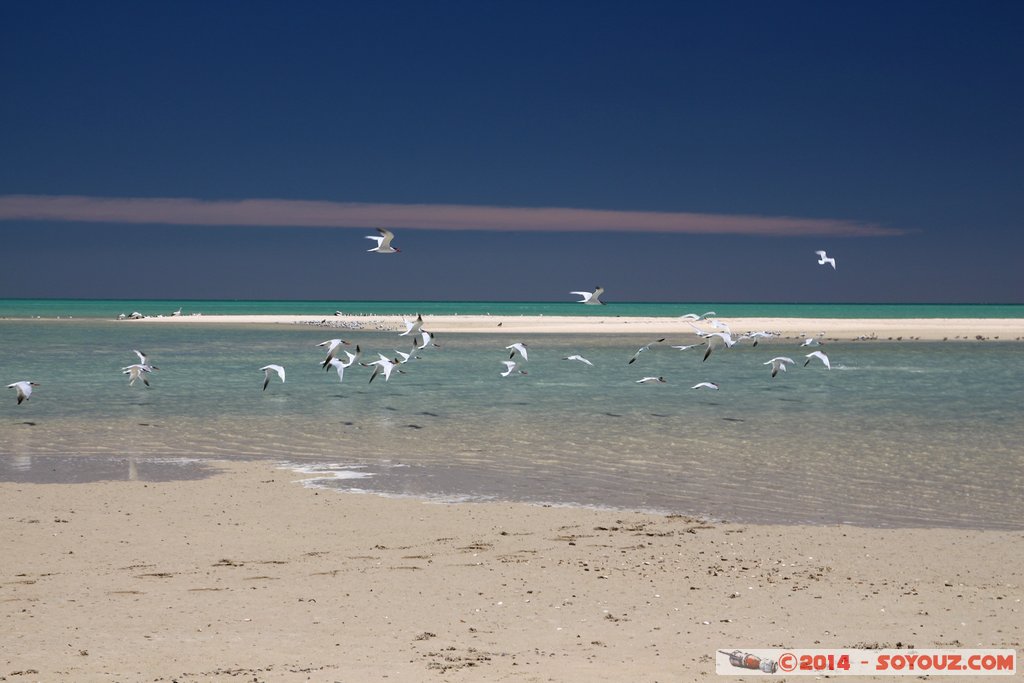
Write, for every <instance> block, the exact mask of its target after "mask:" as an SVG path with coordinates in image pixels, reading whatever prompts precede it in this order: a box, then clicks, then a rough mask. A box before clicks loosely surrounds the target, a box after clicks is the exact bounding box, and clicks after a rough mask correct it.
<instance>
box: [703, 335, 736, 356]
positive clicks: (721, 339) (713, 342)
mask: <svg viewBox="0 0 1024 683" xmlns="http://www.w3.org/2000/svg"><path fill="white" fill-rule="evenodd" d="M704 338H705V339H706V340H707V345H708V350H707V351H705V352H704V360H707V359H708V356H710V355H711V352H712V351H714V350H715V349H720V348H722V347H723V346H724V347H725V348H727V349H728V348H732V346H733V345H734V344H735V343H736V342H735V341H733V338H732V336H731V335H730V334H729V333H728V332H712V333H711V334H708V335H705V336H704ZM704 360H702V361H701V362H702V363H703V362H704Z"/></svg>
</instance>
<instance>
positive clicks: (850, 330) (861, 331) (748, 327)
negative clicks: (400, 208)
mask: <svg viewBox="0 0 1024 683" xmlns="http://www.w3.org/2000/svg"><path fill="white" fill-rule="evenodd" d="M723 321H724V322H727V323H728V324H729V327H730V328H731V329H732V330H733V332H734V333H740V332H754V331H762V330H763V331H768V332H774V333H777V334H778V335H779V338H780V339H782V340H791V339H798V338H803V337H806V336H819V335H820V336H821V337H822V338H823V339H825V340H833V341H839V340H847V341H849V340H881V341H888V340H892V341H896V340H900V341H902V340H920V341H961V340H962V341H978V340H1001V341H1021V340H1024V319H1015V318H975V319H967V318H949V319H945V318H892V319H885V318H870V319H868V318H728V319H723ZM123 322H126V323H130V324H149V323H158V324H250V325H251V324H305V325H325V326H334V327H341V328H348V329H375V330H394V331H401V330H404V329H405V326H404V325H403V323H402V317H401V316H327V317H325V316H308V315H305V316H302V315H188V316H164V317H149V318H143V319H139V320H127V321H123ZM698 326H699V327H700V328H701V329H704V330H709V331H714V328H712V327H711V326H710V325H708V324H707V323H706V322H703V321H702V322H701V323H699V325H698ZM424 327H425V328H427V329H429V330H430V331H431V332H435V333H441V334H443V333H452V332H464V333H495V334H605V335H611V334H627V333H641V334H677V335H686V334H692V333H693V328H692V327H691V326H690V325H689V324H688V323H687V322H686V321H684V320H680V319H678V318H656V317H646V318H638V317H607V316H483V315H447V316H446V315H438V316H429V317H427V318H425V319H424ZM901 337H902V339H900V338H901Z"/></svg>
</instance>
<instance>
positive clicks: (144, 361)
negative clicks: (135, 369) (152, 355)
mask: <svg viewBox="0 0 1024 683" xmlns="http://www.w3.org/2000/svg"><path fill="white" fill-rule="evenodd" d="M132 353H134V354H135V355H136V356H138V357H139V363H140V364H142V365H148V364H149V361H148V360H147V356H146V354H144V353H143V352H142V351H139V350H138V349H132Z"/></svg>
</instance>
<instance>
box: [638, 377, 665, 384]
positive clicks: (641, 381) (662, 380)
mask: <svg viewBox="0 0 1024 683" xmlns="http://www.w3.org/2000/svg"><path fill="white" fill-rule="evenodd" d="M655 382H658V383H661V384H665V378H664V377H644V378H643V379H638V380H637V381H636V383H637V384H654V383H655Z"/></svg>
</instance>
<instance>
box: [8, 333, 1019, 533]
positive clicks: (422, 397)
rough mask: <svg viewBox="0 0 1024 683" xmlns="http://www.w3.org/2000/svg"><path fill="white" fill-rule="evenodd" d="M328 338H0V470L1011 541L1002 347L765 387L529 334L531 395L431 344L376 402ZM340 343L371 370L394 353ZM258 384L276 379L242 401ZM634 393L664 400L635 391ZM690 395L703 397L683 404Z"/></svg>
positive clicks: (475, 347) (732, 373)
mask: <svg viewBox="0 0 1024 683" xmlns="http://www.w3.org/2000/svg"><path fill="white" fill-rule="evenodd" d="M336 332H337V331H334V330H327V331H325V330H322V329H317V328H312V327H308V326H299V325H275V326H270V325H266V326H234V325H229V326H225V325H203V326H181V327H178V326H173V327H169V326H164V325H162V326H159V328H154V327H150V326H137V325H131V324H124V323H120V324H119V323H115V322H105V321H73V322H53V321H39V322H15V321H0V381H2V382H3V384H7V383H10V382H13V381H16V380H21V379H32V380H34V381H36V382H39V383H40V384H41V386H39V387H38V388H37V389H36V393H35V394H34V395H33V397H32V400H31V401H29V402H28V403H25V404H23V405H21V406H17V405H16V404H15V401H14V391H13V390H9V389H7V390H5V392H7V393H5V394H3V395H0V399H2V400H0V458H4V459H9V458H22V460H21V461H20V462H21V463H23V466H24V463H25V462H26V461H25V460H24V459H25V458H34V457H39V456H73V457H92V458H96V459H97V462H99V461H101V460H104V459H110V458H129V457H130V458H143V459H145V458H150V459H151V458H166V457H186V458H200V459H203V458H235V457H245V458H252V457H257V458H268V459H272V460H275V461H281V462H290V463H294V464H295V467H304V468H306V470H307V472H313V471H316V469H317V467H318V466H325V465H333V466H334V467H333V468H331V469H330V470H327V471H325V474H324V475H323V477H321V479H320V483H321V484H322V485H324V486H336V487H339V488H345V489H349V490H367V491H376V492H382V493H389V494H398V495H418V496H430V497H437V498H441V499H452V500H463V499H502V500H522V501H531V502H545V503H554V504H580V505H596V506H610V507H621V508H628V509H651V510H660V511H671V512H679V513H685V514H694V515H706V516H709V517H712V518H715V519H728V520H734V521H747V522H758V521H760V522H781V523H798V522H810V523H819V524H822V523H829V524H830V523H851V524H860V525H871V526H958V527H971V528H1002V529H1022V528H1024V513H1022V511H1021V508H1022V506H1021V502H1022V499H1024V498H1022V494H1024V467H1022V466H1024V447H1022V445H1021V444H1024V363H1022V362H1021V361H1022V355H1021V354H1022V352H1024V346H1021V345H1020V344H1014V343H997V342H986V343H979V344H973V343H948V344H947V343H912V342H902V343H881V342H876V343H863V342H849V343H834V344H831V345H829V346H828V348H827V351H828V354H829V356H830V357H831V359H832V363H833V369H832V370H831V371H828V370H826V369H825V368H824V367H822V366H820V365H819V364H817V362H815V363H813V364H812V365H810V366H809V367H806V368H805V367H802V365H799V364H798V366H797V367H794V368H792V369H791V370H790V371H789V372H788V373H785V374H780V376H779V377H777V378H775V379H774V380H773V379H771V378H770V376H769V368H768V367H766V366H764V365H762V363H763V362H764V361H766V360H768V359H769V358H771V357H773V356H775V355H789V356H791V357H794V358H796V359H798V360H800V361H801V362H802V360H803V356H802V351H806V349H804V350H802V351H801V350H799V349H797V348H795V344H792V343H779V344H775V345H772V346H767V347H766V346H765V345H764V344H763V343H762V344H760V345H759V346H758V347H757V348H751V347H749V346H744V347H742V348H740V347H736V348H734V349H729V350H721V351H716V352H715V353H714V354H713V355H712V356H711V357H710V358H709V359H708V361H707V362H704V363H702V362H701V357H702V352H701V350H700V349H692V350H689V351H676V350H673V349H670V348H668V346H669V344H672V343H677V344H678V343H684V342H687V343H689V342H691V341H692V339H687V338H686V337H681V338H679V339H669V340H668V341H667V342H666V343H665V344H663V345H660V346H658V347H655V348H652V350H651V351H649V352H648V353H645V354H642V355H641V357H640V359H639V360H638V361H637V362H636V363H635V364H633V365H627V361H628V360H629V358H630V356H631V355H632V354H633V352H634V351H635V350H636V348H637V347H638V346H640V345H641V344H644V343H647V342H649V341H651V339H648V338H644V337H633V336H624V337H620V338H617V339H604V338H601V337H598V336H594V335H586V336H583V335H577V336H573V335H533V336H532V337H530V338H528V339H523V340H522V341H527V342H528V343H529V348H530V362H529V363H528V364H527V366H526V367H527V369H528V371H529V374H527V375H517V376H514V377H509V378H502V377H500V376H499V372H500V371H501V370H503V366H502V364H501V361H503V360H505V359H506V358H507V357H508V352H507V351H505V349H504V347H505V346H506V345H507V344H510V343H512V342H513V341H519V340H516V339H511V338H509V337H508V336H504V335H455V334H452V335H443V336H442V338H441V339H439V340H438V341H439V343H441V344H442V348H439V349H430V350H429V351H424V352H421V355H422V356H423V358H422V359H421V360H417V361H414V362H412V363H410V364H408V365H405V366H403V369H404V370H406V373H405V374H402V375H397V376H394V377H392V380H391V381H390V382H388V383H384V382H382V381H381V380H380V378H378V379H377V380H376V381H374V382H373V383H372V384H368V383H367V380H368V379H369V374H370V371H369V369H367V368H351V369H350V370H349V371H348V373H347V374H346V377H345V382H344V383H340V384H339V382H338V378H337V375H336V374H335V373H334V372H330V373H325V372H324V371H323V370H321V369H320V361H321V359H322V357H323V353H322V350H321V349H318V348H317V347H316V344H317V343H318V342H320V341H323V340H324V339H327V338H329V337H332V336H337V335H336V334H335V333H336ZM342 335H343V336H345V337H346V338H347V339H350V340H351V341H352V342H353V343H359V344H360V345H361V346H362V348H363V349H364V350H365V351H366V357H367V358H368V359H371V360H372V359H373V358H375V357H376V352H377V351H383V352H386V353H387V354H389V355H393V350H394V349H396V348H398V349H401V350H406V349H407V346H408V341H407V338H400V337H398V335H397V334H394V333H387V334H385V333H380V332H361V331H355V332H347V331H346V332H344V333H342ZM133 348H139V349H142V350H144V351H145V352H146V353H148V354H149V355H150V358H151V361H152V362H153V363H154V364H156V365H157V366H159V367H160V370H159V371H158V372H155V373H153V374H152V375H151V378H150V379H151V382H152V388H150V389H146V388H145V387H143V386H141V385H138V384H137V385H136V386H134V387H129V386H127V378H126V377H124V376H123V375H121V374H120V368H121V367H122V366H125V365H128V364H130V363H134V362H136V359H135V356H134V354H132V353H131V349H133ZM571 353H581V354H583V355H584V356H586V357H587V358H589V359H590V360H591V361H593V362H594V367H586V366H584V365H581V364H579V363H575V362H570V361H564V360H562V357H563V356H567V355H569V354H571ZM267 363H279V364H281V365H284V366H285V367H286V368H287V373H288V381H287V382H286V383H285V384H281V383H280V382H279V381H278V380H277V379H276V378H274V379H273V380H272V382H271V385H270V386H269V388H268V389H267V391H266V392H263V391H261V386H262V383H263V373H262V372H261V371H260V370H259V367H260V366H262V365H265V364H267ZM645 375H664V376H665V378H666V379H667V383H666V384H655V385H638V384H636V383H635V380H636V379H639V378H640V377H643V376H645ZM705 380H707V381H713V382H717V383H718V384H719V385H720V386H721V389H720V390H719V391H706V390H692V389H690V388H689V387H690V386H691V385H693V384H695V383H696V382H699V381H705ZM29 462H30V461H29ZM339 466H340V467H339ZM8 469H9V468H8ZM339 471H340V472H349V473H358V474H362V475H369V476H361V477H358V478H352V477H350V478H339V477H338V476H337V474H338V472H339ZM4 476H5V475H4V469H3V468H2V467H0V478H4ZM296 476H297V478H299V475H296ZM303 476H306V477H313V476H314V475H312V474H306V475H303Z"/></svg>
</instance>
